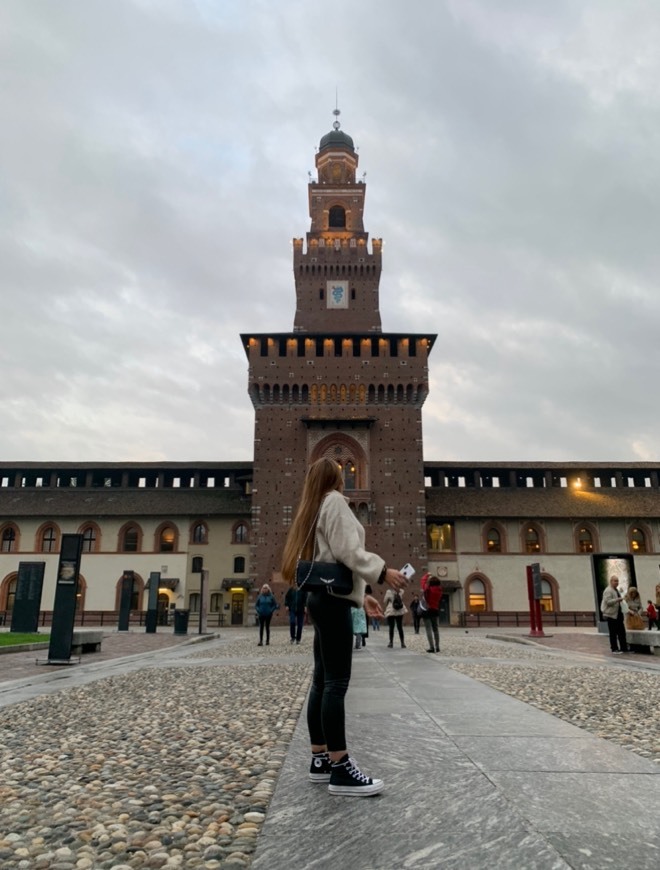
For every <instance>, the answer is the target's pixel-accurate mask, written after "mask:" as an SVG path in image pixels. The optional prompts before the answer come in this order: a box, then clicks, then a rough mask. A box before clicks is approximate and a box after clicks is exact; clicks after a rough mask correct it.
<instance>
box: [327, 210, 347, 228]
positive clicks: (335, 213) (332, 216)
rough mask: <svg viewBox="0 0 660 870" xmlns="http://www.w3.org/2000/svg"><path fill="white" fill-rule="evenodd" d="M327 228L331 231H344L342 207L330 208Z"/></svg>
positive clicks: (344, 218)
mask: <svg viewBox="0 0 660 870" xmlns="http://www.w3.org/2000/svg"><path fill="white" fill-rule="evenodd" d="M328 226H329V227H330V228H331V229H344V228H345V227H346V210H345V209H344V207H343V206H341V205H333V206H332V208H331V209H330V211H329V212H328Z"/></svg>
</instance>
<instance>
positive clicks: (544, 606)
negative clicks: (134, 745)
mask: <svg viewBox="0 0 660 870" xmlns="http://www.w3.org/2000/svg"><path fill="white" fill-rule="evenodd" d="M539 603H540V605H541V610H543V611H544V612H545V613H552V612H553V611H554V609H555V602H554V598H553V595H552V586H551V585H550V582H549V581H548V580H543V579H542V580H541V600H540V602H539Z"/></svg>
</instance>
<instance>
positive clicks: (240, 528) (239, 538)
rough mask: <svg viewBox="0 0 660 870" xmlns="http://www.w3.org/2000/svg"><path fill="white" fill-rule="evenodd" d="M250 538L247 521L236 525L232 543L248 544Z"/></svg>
mask: <svg viewBox="0 0 660 870" xmlns="http://www.w3.org/2000/svg"><path fill="white" fill-rule="evenodd" d="M249 539H250V532H249V529H248V527H247V524H246V523H238V525H236V526H234V531H233V534H232V536H231V542H232V544H247V543H248V541H249Z"/></svg>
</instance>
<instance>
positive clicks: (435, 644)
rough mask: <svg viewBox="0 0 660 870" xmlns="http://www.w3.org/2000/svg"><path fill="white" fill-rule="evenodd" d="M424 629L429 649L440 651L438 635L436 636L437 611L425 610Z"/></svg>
mask: <svg viewBox="0 0 660 870" xmlns="http://www.w3.org/2000/svg"><path fill="white" fill-rule="evenodd" d="M423 619H424V628H425V629H426V639H427V640H428V642H429V649H434V648H435V650H436V651H438V650H439V649H440V635H439V634H438V611H437V610H426V611H425V612H424V616H423Z"/></svg>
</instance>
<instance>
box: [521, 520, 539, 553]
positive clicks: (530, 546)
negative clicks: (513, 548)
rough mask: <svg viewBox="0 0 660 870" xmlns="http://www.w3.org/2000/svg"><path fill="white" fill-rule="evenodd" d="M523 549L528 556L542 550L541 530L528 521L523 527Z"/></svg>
mask: <svg viewBox="0 0 660 870" xmlns="http://www.w3.org/2000/svg"><path fill="white" fill-rule="evenodd" d="M523 551H524V552H525V553H528V554H529V555H530V556H534V555H536V554H537V553H541V552H543V548H542V540H541V532H540V531H539V529H538V528H537V527H536V526H535V525H534V524H533V523H528V524H527V525H526V526H525V527H524V529H523Z"/></svg>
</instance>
